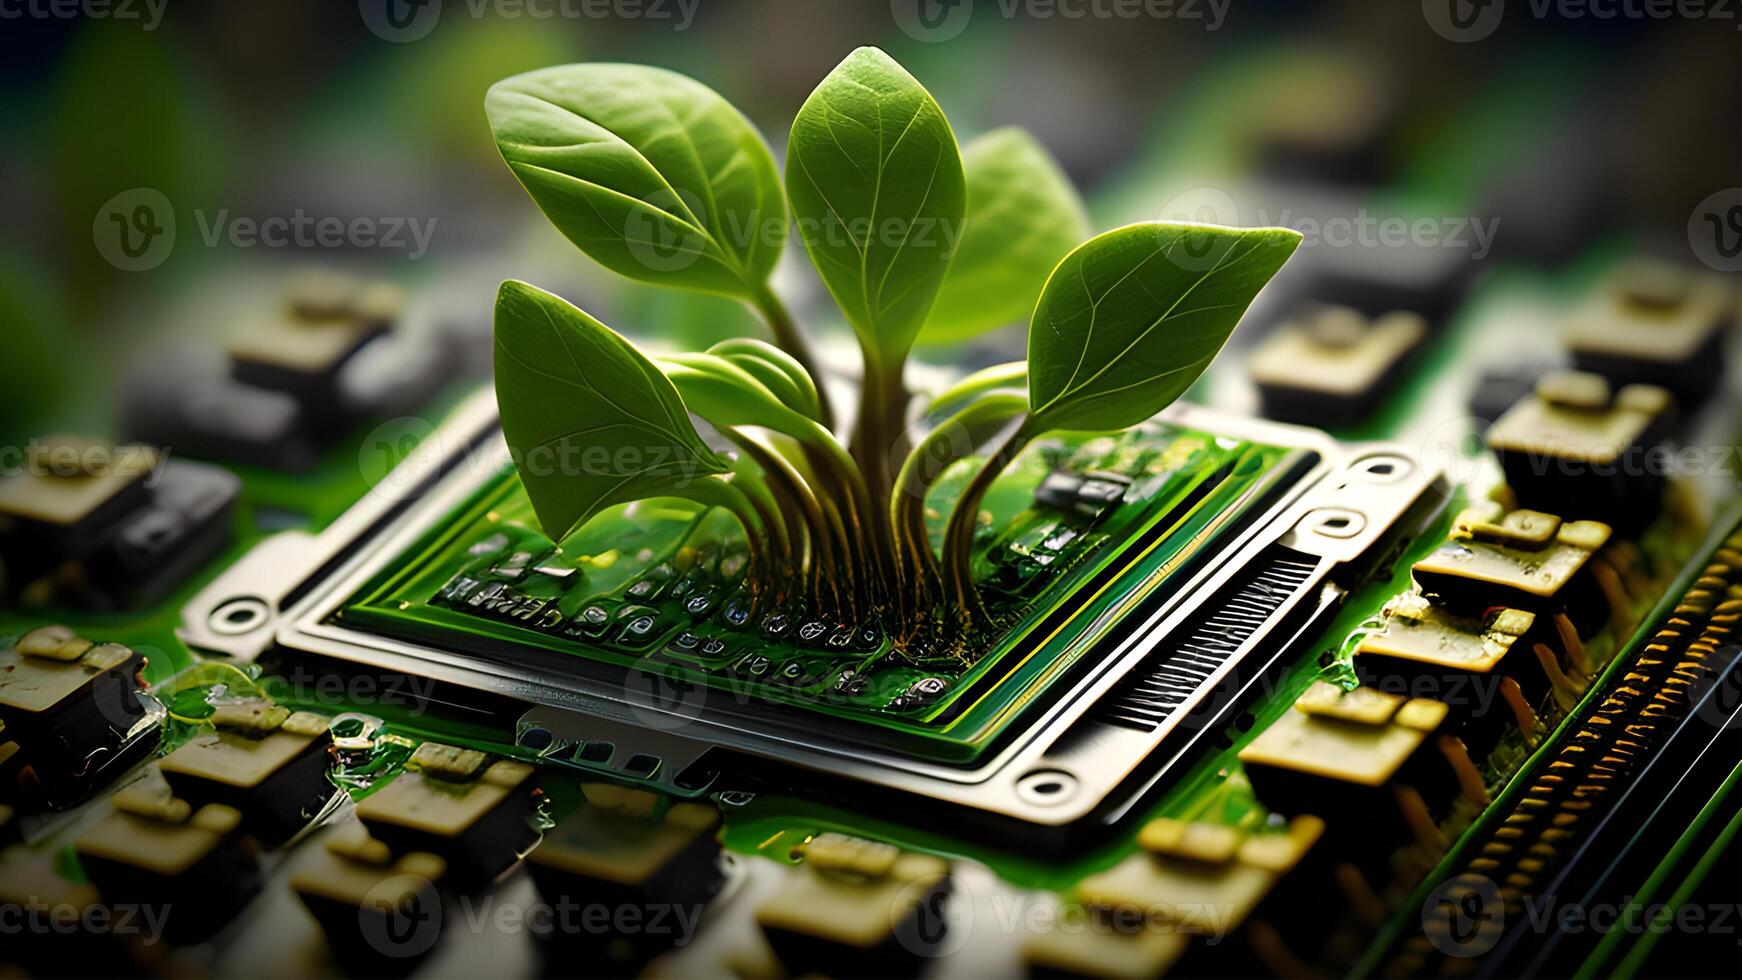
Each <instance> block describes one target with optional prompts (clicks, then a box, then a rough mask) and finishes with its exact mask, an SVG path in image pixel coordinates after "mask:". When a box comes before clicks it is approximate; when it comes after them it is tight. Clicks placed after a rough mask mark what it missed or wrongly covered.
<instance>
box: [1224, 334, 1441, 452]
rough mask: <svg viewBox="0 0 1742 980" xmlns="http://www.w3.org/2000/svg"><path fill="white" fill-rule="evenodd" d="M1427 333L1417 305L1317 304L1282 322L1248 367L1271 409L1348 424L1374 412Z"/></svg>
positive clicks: (1280, 415)
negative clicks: (1371, 311)
mask: <svg viewBox="0 0 1742 980" xmlns="http://www.w3.org/2000/svg"><path fill="white" fill-rule="evenodd" d="M1427 333H1428V330H1427V321H1425V320H1423V319H1422V318H1421V317H1419V316H1416V315H1415V314H1413V313H1402V312H1395V311H1394V312H1391V313H1386V314H1384V315H1382V316H1378V317H1374V318H1372V319H1369V318H1368V317H1366V316H1364V315H1362V314H1361V313H1359V312H1357V311H1355V310H1352V309H1349V308H1348V307H1342V306H1325V307H1318V308H1315V309H1313V310H1311V311H1309V312H1308V313H1307V314H1306V315H1304V316H1301V317H1299V318H1297V319H1295V320H1292V321H1290V322H1287V323H1284V324H1283V325H1282V326H1280V327H1279V328H1277V330H1276V331H1275V332H1274V333H1272V334H1271V335H1270V336H1269V337H1268V338H1266V339H1265V341H1264V343H1262V344H1261V345H1259V347H1258V349H1257V350H1255V351H1253V353H1252V356H1251V358H1250V359H1249V360H1248V361H1247V370H1248V372H1249V373H1250V374H1251V376H1252V380H1253V382H1254V383H1255V384H1256V385H1257V386H1258V393H1259V396H1260V398H1261V399H1262V402H1263V411H1264V414H1265V415H1266V416H1267V417H1269V418H1273V419H1277V420H1279V421H1283V422H1300V423H1310V424H1312V425H1318V426H1324V427H1327V428H1344V427H1348V426H1353V425H1357V424H1359V423H1361V422H1362V421H1364V420H1366V418H1367V417H1368V416H1369V415H1371V414H1372V412H1373V410H1374V408H1375V407H1376V406H1377V405H1378V403H1379V400H1380V398H1381V397H1383V396H1384V394H1385V393H1386V392H1387V391H1389V390H1390V388H1391V387H1392V385H1394V384H1395V383H1396V381H1397V379H1398V377H1399V376H1400V375H1401V374H1402V373H1403V371H1404V369H1405V367H1406V366H1407V365H1408V363H1409V359H1410V356H1411V355H1412V354H1413V353H1414V352H1415V351H1416V349H1417V348H1419V347H1420V346H1421V344H1422V342H1423V340H1425V339H1426V338H1427Z"/></svg>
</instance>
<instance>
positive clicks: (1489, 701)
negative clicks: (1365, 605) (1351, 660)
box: [1355, 593, 1564, 758]
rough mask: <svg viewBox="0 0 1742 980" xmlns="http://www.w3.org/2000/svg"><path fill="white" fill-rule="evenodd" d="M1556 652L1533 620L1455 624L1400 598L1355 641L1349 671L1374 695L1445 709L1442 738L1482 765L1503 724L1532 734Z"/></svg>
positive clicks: (1505, 615)
mask: <svg viewBox="0 0 1742 980" xmlns="http://www.w3.org/2000/svg"><path fill="white" fill-rule="evenodd" d="M1560 646H1561V642H1560V639H1559V638H1558V637H1557V636H1556V635H1555V631H1554V627H1553V625H1552V624H1550V623H1548V622H1547V621H1546V620H1539V619H1538V618H1537V616H1536V615H1535V614H1533V613H1529V612H1525V611H1524V610H1521V609H1492V610H1488V611H1487V612H1486V613H1484V614H1483V615H1481V616H1458V615H1455V614H1453V613H1449V612H1447V611H1445V610H1443V609H1440V608H1438V607H1436V606H1434V605H1433V604H1432V603H1430V602H1428V601H1427V599H1426V598H1425V597H1423V596H1420V595H1417V594H1415V593H1405V594H1403V595H1400V596H1397V597H1396V598H1394V599H1392V600H1391V601H1390V602H1389V603H1387V604H1386V606H1385V610H1384V613H1383V616H1382V619H1381V625H1380V627H1379V628H1378V629H1376V630H1374V631H1372V632H1369V633H1367V634H1366V635H1364V636H1363V637H1362V638H1361V641H1360V643H1359V644H1358V645H1357V646H1356V648H1355V670H1356V672H1357V673H1358V674H1359V675H1360V677H1361V683H1362V684H1363V685H1365V686H1368V687H1371V688H1373V689H1375V690H1378V691H1381V692H1384V693H1387V694H1395V695H1399V696H1402V697H1422V698H1432V699H1434V700H1436V701H1440V702H1441V703H1443V704H1445V705H1446V706H1447V708H1448V709H1449V711H1450V718H1449V719H1448V722H1447V730H1448V731H1450V732H1452V733H1454V734H1456V735H1457V736H1458V737H1459V738H1461V739H1463V740H1464V744H1465V745H1466V746H1467V747H1468V748H1469V750H1470V753H1471V754H1472V755H1473V756H1475V757H1476V758H1481V757H1483V756H1485V755H1486V754H1487V753H1488V752H1489V751H1490V750H1491V749H1493V747H1494V745H1495V744H1496V743H1497V742H1498V741H1499V739H1500V736H1501V734H1502V733H1503V732H1504V731H1505V728H1506V726H1507V725H1508V724H1509V723H1511V724H1518V725H1519V726H1520V727H1521V728H1522V729H1524V730H1525V731H1526V732H1527V733H1529V732H1534V731H1535V729H1536V726H1537V720H1536V708H1537V707H1538V706H1540V705H1541V704H1542V703H1543V701H1544V700H1545V699H1547V698H1549V697H1550V696H1551V689H1552V688H1553V687H1554V686H1555V681H1556V679H1559V678H1562V677H1564V674H1563V673H1562V671H1563V669H1564V668H1563V665H1562V664H1561V662H1560V654H1559V652H1558V651H1559V649H1560ZM1538 647H1543V648H1545V650H1544V651H1542V652H1539V650H1538ZM1544 655H1546V656H1547V657H1548V659H1549V661H1550V662H1549V663H1546V664H1545V663H1544V662H1543V660H1542V657H1543V656H1544Z"/></svg>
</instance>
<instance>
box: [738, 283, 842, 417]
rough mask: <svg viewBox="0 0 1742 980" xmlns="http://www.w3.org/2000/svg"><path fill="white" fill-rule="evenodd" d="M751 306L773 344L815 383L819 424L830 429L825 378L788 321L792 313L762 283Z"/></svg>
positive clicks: (800, 333)
mask: <svg viewBox="0 0 1742 980" xmlns="http://www.w3.org/2000/svg"><path fill="white" fill-rule="evenodd" d="M753 303H754V305H755V307H756V309H757V310H758V311H760V312H761V314H762V318H763V320H765V321H766V322H767V323H768V332H769V333H770V334H773V335H774V343H775V345H776V346H778V347H779V348H780V349H781V350H784V351H786V352H787V353H788V354H791V355H792V356H793V359H794V360H796V361H798V363H799V364H800V365H802V366H803V367H804V369H805V372H806V373H807V374H809V375H810V376H811V380H812V381H814V382H816V386H817V401H818V403H819V405H820V406H821V408H822V417H823V419H822V422H823V425H824V426H826V427H828V428H830V429H833V428H834V427H835V410H834V406H833V405H832V404H830V402H829V388H828V383H827V378H826V377H825V376H824V375H823V372H822V368H821V366H820V365H819V364H818V363H817V359H816V355H814V354H813V353H812V352H811V345H810V341H809V340H807V339H806V338H805V335H804V331H803V330H801V329H800V328H799V325H798V322H797V321H795V320H794V319H793V318H792V313H791V311H789V310H788V309H787V308H786V304H784V303H782V302H781V301H780V297H779V296H776V295H774V291H773V290H771V289H769V288H768V284H767V283H762V284H760V285H758V286H757V287H756V294H755V296H754V298H753Z"/></svg>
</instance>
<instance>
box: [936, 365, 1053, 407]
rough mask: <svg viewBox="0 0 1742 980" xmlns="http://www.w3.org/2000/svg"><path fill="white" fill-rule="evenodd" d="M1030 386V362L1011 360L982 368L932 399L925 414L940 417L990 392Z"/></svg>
mask: <svg viewBox="0 0 1742 980" xmlns="http://www.w3.org/2000/svg"><path fill="white" fill-rule="evenodd" d="M1027 384H1028V362H1027V361H1008V362H1006V363H1004V364H994V365H992V366H991V367H988V368H981V369H980V370H978V371H975V372H974V373H973V374H970V375H968V376H967V377H965V378H962V379H961V380H960V381H957V382H956V383H955V384H953V385H950V386H949V387H948V388H945V389H944V390H943V391H940V392H938V393H937V394H936V395H934V396H933V397H932V400H931V403H930V404H928V405H927V406H926V408H925V410H926V414H928V415H941V414H943V413H945V412H953V411H955V410H956V409H957V408H959V407H961V406H962V405H964V404H966V403H968V402H972V401H973V400H975V399H976V398H979V397H981V396H982V395H985V394H986V393H988V392H995V391H1002V390H1006V389H1011V388H1018V389H1020V388H1023V387H1025V386H1026V385H1027Z"/></svg>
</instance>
